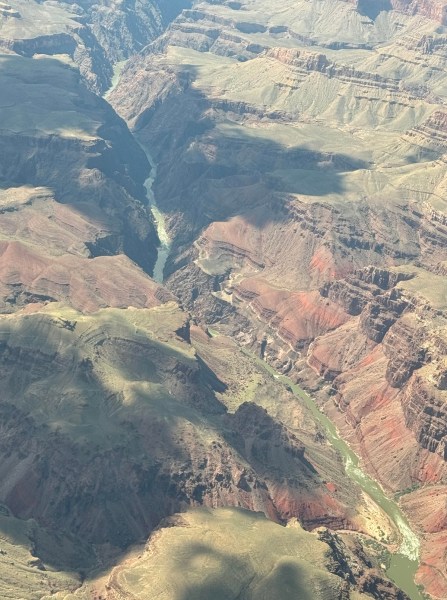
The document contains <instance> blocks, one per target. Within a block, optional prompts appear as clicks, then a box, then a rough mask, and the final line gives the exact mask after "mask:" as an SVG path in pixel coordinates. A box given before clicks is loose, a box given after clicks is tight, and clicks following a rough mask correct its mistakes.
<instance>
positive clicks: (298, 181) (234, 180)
mask: <svg viewBox="0 0 447 600" xmlns="http://www.w3.org/2000/svg"><path fill="white" fill-rule="evenodd" d="M195 77H196V68H195V67H193V66H191V65H187V66H183V67H182V68H181V69H180V73H179V74H178V87H176V88H175V90H174V91H173V92H172V93H171V94H168V95H167V97H166V98H165V99H164V101H163V102H162V103H159V104H155V105H154V106H152V107H151V108H150V109H148V110H147V111H145V112H143V113H142V114H141V116H140V118H139V120H138V122H137V124H136V131H137V135H138V136H139V137H141V138H144V139H146V140H147V141H149V143H150V146H151V147H152V148H154V149H155V151H156V154H155V158H156V161H157V162H158V170H157V178H156V181H155V183H154V192H155V196H156V198H157V202H158V204H159V205H160V208H161V209H162V210H163V211H165V212H167V213H172V214H178V213H180V214H181V215H182V222H183V224H182V226H181V227H180V228H179V230H178V231H177V232H176V234H178V235H179V236H180V237H181V236H182V231H185V232H187V236H189V240H188V238H187V237H186V238H185V239H184V240H183V239H181V240H180V241H181V243H184V244H187V243H188V241H189V242H191V240H192V239H194V236H195V235H196V234H197V232H198V231H200V230H201V229H202V228H204V227H206V226H207V225H209V224H210V223H211V222H213V221H219V220H225V219H228V218H231V217H232V216H235V215H243V216H244V218H245V219H246V220H247V221H248V222H251V219H253V218H254V219H256V224H257V225H259V226H262V225H263V223H260V222H259V218H260V214H262V216H263V221H264V224H266V223H268V222H272V221H273V222H276V221H278V222H280V221H282V220H284V219H285V218H286V210H285V209H286V206H287V202H288V199H287V195H288V194H298V195H299V194H303V195H307V196H314V197H315V198H321V199H323V200H324V198H325V197H326V196H329V195H331V194H338V195H342V194H343V192H344V191H345V184H344V178H345V174H346V173H349V172H352V171H356V170H359V169H366V168H368V167H369V164H368V163H366V162H365V161H363V160H359V159H356V158H354V157H351V156H349V155H347V154H342V153H334V152H324V151H317V150H314V149H310V148H307V147H306V146H305V145H302V146H300V145H299V144H297V145H295V146H293V145H292V146H286V145H284V144H282V143H280V142H278V141H275V140H274V139H271V138H269V137H268V131H269V129H268V128H267V127H265V128H263V127H262V125H265V126H267V125H274V124H276V123H280V124H281V123H282V124H283V125H284V127H286V126H287V123H288V120H287V115H280V114H278V113H277V112H275V113H274V114H273V113H270V112H269V110H268V107H265V108H264V109H259V108H256V107H253V106H249V105H246V104H244V103H225V102H217V103H216V102H213V101H212V100H210V99H208V98H207V97H206V96H205V95H204V94H203V93H202V92H200V91H197V90H196V89H193V88H192V87H191V83H192V82H193V81H194V79H195ZM255 113H256V114H255ZM258 113H259V114H258ZM253 116H255V117H256V121H257V122H259V123H261V124H262V125H261V126H260V127H250V126H249V125H250V122H251V123H252V122H253ZM177 241H178V240H177Z"/></svg>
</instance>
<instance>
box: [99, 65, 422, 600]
mask: <svg viewBox="0 0 447 600" xmlns="http://www.w3.org/2000/svg"><path fill="white" fill-rule="evenodd" d="M124 65H125V61H124V62H120V63H117V64H116V65H115V68H114V76H113V79H112V86H111V88H110V89H109V90H108V91H107V93H106V94H105V95H104V98H105V99H107V97H108V96H109V95H110V94H111V92H112V91H113V89H114V88H115V86H116V85H117V83H118V80H119V76H120V73H121V71H122V69H123V67H124ZM139 144H140V146H141V148H142V149H143V151H144V152H145V154H146V156H147V159H148V161H149V164H150V166H151V171H150V173H149V176H148V177H147V179H146V180H145V183H144V186H145V188H146V196H147V200H148V203H149V206H150V208H151V212H152V216H153V218H154V223H155V226H156V229H157V233H158V237H159V240H160V246H159V247H158V255H157V261H156V263H155V267H154V273H153V278H154V279H155V280H156V281H158V282H159V283H162V282H163V272H164V268H165V265H166V261H167V259H168V256H169V251H170V239H169V235H168V233H167V228H166V223H165V218H164V215H163V213H161V212H160V210H159V209H158V207H157V204H156V201H155V197H154V192H153V190H152V185H153V182H154V180H155V177H156V175H157V168H156V165H155V163H154V161H153V159H152V157H151V155H150V153H149V151H148V149H147V148H145V147H144V145H143V144H142V143H141V142H139ZM258 362H259V364H261V365H262V366H263V367H264V368H265V369H266V370H267V371H268V372H269V373H270V374H271V375H272V376H273V377H275V379H276V380H278V381H280V382H281V383H283V384H285V385H287V386H288V387H289V388H290V389H291V390H292V391H293V393H294V394H295V395H296V396H297V397H298V398H299V399H300V401H302V402H304V404H305V405H306V406H307V407H308V408H309V410H310V411H311V413H312V415H313V417H314V418H315V420H316V421H318V422H319V423H320V424H321V426H322V427H323V429H324V431H325V434H326V437H327V439H328V441H329V443H330V444H331V445H332V446H333V447H334V448H336V449H337V450H338V452H339V453H340V455H341V456H342V457H343V460H344V465H345V470H346V474H347V475H348V477H349V478H350V479H352V481H354V482H355V483H356V484H358V485H359V486H360V488H361V489H362V490H363V491H364V492H365V493H366V494H367V495H368V496H369V497H370V498H371V499H372V500H373V501H374V502H375V503H376V504H377V505H378V506H379V507H380V508H381V509H382V510H383V511H384V512H385V513H386V514H387V515H388V517H389V519H390V520H391V522H392V523H393V524H394V526H395V528H396V530H397V531H398V532H399V535H400V539H401V543H400V546H399V550H398V552H396V553H394V554H392V555H391V558H390V561H389V565H388V568H387V575H388V576H389V577H390V579H392V580H393V581H394V582H395V583H396V585H397V586H398V587H399V588H401V589H402V590H403V591H404V592H405V593H406V594H407V595H408V596H409V597H410V598H411V600H424V595H423V594H422V593H421V591H420V590H419V588H418V587H417V586H416V584H415V582H414V577H415V574H416V571H417V568H418V566H419V549H420V543H419V539H418V537H417V536H416V534H415V533H414V532H413V531H412V529H411V527H410V524H409V522H408V520H407V518H406V517H405V515H404V514H403V512H402V510H401V509H400V507H399V505H398V504H397V503H396V502H395V501H394V500H392V499H391V498H389V497H388V496H387V495H386V494H385V493H384V491H383V489H382V488H381V486H380V485H379V484H378V483H377V482H376V481H374V479H372V478H371V477H369V475H367V474H366V473H365V472H364V471H363V470H362V468H361V466H360V461H359V458H358V456H357V455H356V454H355V452H353V450H352V449H351V448H350V447H349V446H348V444H347V443H346V442H345V441H344V440H343V439H342V438H341V437H340V435H339V434H338V431H337V428H336V427H335V425H334V424H333V423H332V421H331V420H330V419H329V418H328V417H327V416H326V415H324V414H323V413H322V412H321V411H320V410H319V408H318V407H317V405H316V404H315V402H314V401H313V400H312V398H311V397H310V396H309V395H308V394H307V393H306V392H305V391H304V390H302V389H301V388H300V387H299V386H298V385H296V384H294V383H293V382H292V380H291V379H289V378H288V377H285V376H284V375H279V374H278V373H277V372H276V371H275V370H274V369H273V368H272V367H270V366H269V365H268V364H267V363H265V362H264V361H261V360H259V361H258Z"/></svg>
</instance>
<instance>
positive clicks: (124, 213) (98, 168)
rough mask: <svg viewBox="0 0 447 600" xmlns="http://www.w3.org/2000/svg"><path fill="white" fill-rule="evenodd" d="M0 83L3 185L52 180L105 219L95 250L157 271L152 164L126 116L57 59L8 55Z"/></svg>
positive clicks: (66, 198) (58, 190)
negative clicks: (149, 192) (149, 189)
mask: <svg viewBox="0 0 447 600" xmlns="http://www.w3.org/2000/svg"><path fill="white" fill-rule="evenodd" d="M0 86H1V88H2V90H3V92H2V115H1V117H0V188H1V189H8V188H10V187H18V186H33V187H40V186H42V187H46V188H50V189H51V190H53V192H54V196H55V198H56V200H57V201H58V202H61V203H65V204H69V205H72V206H74V207H75V208H76V210H78V211H79V212H81V213H82V214H84V215H85V216H86V217H87V219H91V220H93V221H96V222H99V223H101V224H102V225H103V228H104V236H105V237H106V238H108V241H107V243H105V244H102V245H101V242H100V243H99V244H98V246H97V248H93V247H92V254H93V256H98V255H101V254H104V255H107V254H118V253H120V252H124V253H126V254H127V255H128V256H129V257H130V258H131V259H132V260H134V261H135V262H137V263H138V264H139V265H140V266H141V267H142V268H144V269H145V270H146V272H151V269H152V267H153V262H155V258H156V250H155V248H156V245H157V243H158V240H157V236H156V233H155V231H154V228H153V226H152V224H151V223H152V222H151V217H150V215H149V210H148V208H147V206H145V204H146V191H145V189H144V186H143V184H144V180H145V179H146V177H147V176H148V174H149V172H150V165H149V163H148V161H147V158H146V156H145V154H144V152H143V151H142V150H141V148H140V147H139V145H138V144H137V143H136V142H135V140H134V139H133V136H132V135H131V133H130V132H129V130H128V128H127V126H126V124H125V123H124V121H123V120H122V119H121V118H120V117H118V115H117V114H116V113H115V112H114V111H113V109H112V108H111V107H110V105H108V104H107V103H106V102H105V101H104V100H103V99H101V98H99V97H98V96H95V94H93V93H92V92H90V91H88V90H87V89H86V88H85V86H84V85H83V84H82V82H81V80H80V76H79V74H78V73H77V72H76V71H75V70H74V69H72V68H70V67H69V66H67V65H63V64H62V63H61V62H60V61H57V60H54V59H50V58H48V59H47V58H45V59H39V60H33V59H30V58H23V57H20V56H9V55H8V56H2V57H1V60H0ZM81 241H83V240H80V242H81Z"/></svg>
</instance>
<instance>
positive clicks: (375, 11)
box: [357, 0, 393, 21]
mask: <svg viewBox="0 0 447 600" xmlns="http://www.w3.org/2000/svg"><path fill="white" fill-rule="evenodd" d="M357 10H358V11H359V13H360V14H361V15H364V16H365V17H369V18H370V19H372V20H373V21H375V20H376V19H377V17H378V16H379V14H380V13H381V12H383V11H390V10H393V6H392V4H391V1H390V0H358V4H357Z"/></svg>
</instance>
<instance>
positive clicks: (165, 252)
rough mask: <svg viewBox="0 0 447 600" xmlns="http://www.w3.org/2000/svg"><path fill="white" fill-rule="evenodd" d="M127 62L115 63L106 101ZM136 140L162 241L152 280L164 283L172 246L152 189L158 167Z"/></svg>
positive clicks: (149, 202)
mask: <svg viewBox="0 0 447 600" xmlns="http://www.w3.org/2000/svg"><path fill="white" fill-rule="evenodd" d="M126 62H127V60H123V61H121V62H118V63H115V65H114V67H113V77H112V81H111V85H110V87H109V89H108V90H107V91H106V92H105V94H104V96H103V97H104V99H105V100H107V99H108V98H109V96H110V94H111V93H112V92H113V90H114V89H115V88H116V86H117V85H118V82H119V79H120V75H121V71H122V70H123V69H124V67H125V65H126ZM135 139H136V141H137V142H138V144H139V146H140V148H141V149H142V150H143V152H144V153H145V154H146V158H147V160H148V162H149V164H150V167H151V170H150V172H149V176H148V177H147V178H146V180H145V182H144V187H145V188H146V198H147V201H148V204H149V206H150V209H151V213H152V217H153V219H154V224H155V228H156V230H157V234H158V239H159V240H160V245H159V246H158V248H157V250H158V254H157V260H156V262H155V266H154V272H153V274H152V278H153V279H154V280H155V281H157V282H158V283H163V279H164V269H165V265H166V261H167V260H168V256H169V251H170V248H171V244H170V239H169V235H168V231H167V228H166V221H165V218H164V215H163V213H162V212H161V211H160V210H159V208H158V206H157V203H156V201H155V195H154V191H153V189H152V185H153V183H154V181H155V178H156V176H157V166H156V164H155V162H154V160H153V158H152V156H151V155H150V153H149V150H148V149H147V148H146V147H145V146H144V144H143V143H142V142H141V141H139V140H138V139H137V138H136V136H135Z"/></svg>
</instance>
